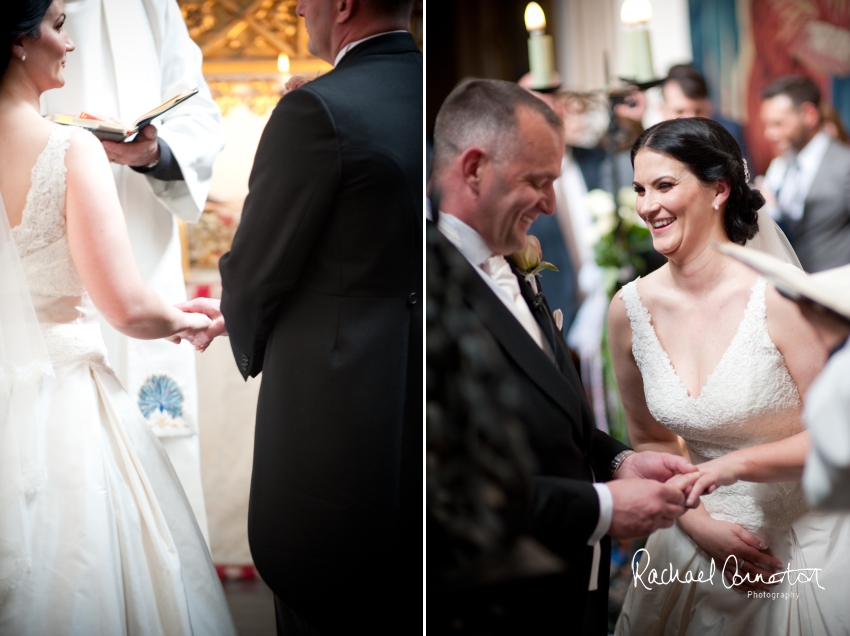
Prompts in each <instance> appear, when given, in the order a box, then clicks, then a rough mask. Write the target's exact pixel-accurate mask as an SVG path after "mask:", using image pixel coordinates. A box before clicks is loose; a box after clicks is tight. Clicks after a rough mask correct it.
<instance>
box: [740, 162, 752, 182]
mask: <svg viewBox="0 0 850 636" xmlns="http://www.w3.org/2000/svg"><path fill="white" fill-rule="evenodd" d="M742 161H743V162H744V181H746V182H747V183H749V182H750V169H749V167H748V166H747V160H746V159H742Z"/></svg>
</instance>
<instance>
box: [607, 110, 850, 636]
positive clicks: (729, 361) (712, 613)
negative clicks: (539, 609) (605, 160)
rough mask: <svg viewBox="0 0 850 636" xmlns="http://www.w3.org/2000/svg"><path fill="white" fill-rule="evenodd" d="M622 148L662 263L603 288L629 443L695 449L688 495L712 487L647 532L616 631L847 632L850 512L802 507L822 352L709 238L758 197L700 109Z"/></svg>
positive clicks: (727, 229) (736, 228) (724, 137)
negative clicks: (807, 417) (809, 410)
mask: <svg viewBox="0 0 850 636" xmlns="http://www.w3.org/2000/svg"><path fill="white" fill-rule="evenodd" d="M632 161H633V163H634V167H635V182H634V186H635V190H636V191H637V195H638V198H637V211H638V213H639V214H640V215H641V217H643V218H644V220H646V221H647V224H648V226H649V227H650V230H651V232H652V238H653V245H654V247H655V249H656V250H658V251H659V252H660V253H662V254H664V255H665V256H666V257H667V258H668V263H667V264H666V265H665V266H664V267H662V268H661V269H659V270H658V271H656V272H653V273H652V274H650V275H649V276H647V277H646V278H641V279H638V280H636V281H633V282H631V283H629V284H628V285H626V286H625V287H624V288H623V289H622V290H621V291H620V293H619V294H617V296H615V298H614V299H613V301H612V302H611V308H610V311H609V336H610V342H611V352H612V356H613V359H614V367H615V371H616V375H617V382H618V385H619V388H620V393H621V396H622V399H623V405H624V407H625V411H626V418H627V421H628V425H629V433H630V437H631V441H632V444H633V446H634V448H635V449H636V450H637V451H642V450H655V451H666V452H673V453H680V454H687V456H689V457H690V459H691V461H692V462H693V463H694V464H695V465H697V467H698V468H699V469H700V471H701V472H702V473H703V475H702V476H701V477H700V479H699V480H698V481H697V483H696V484H695V486H694V491H693V492H692V493H691V495H690V496H689V502H692V501H694V500H695V499H696V497H697V495H698V493H699V492H700V491H701V490H702V489H703V488H704V487H707V490H706V492H710V493H711V494H706V495H704V496H703V497H702V500H701V504H700V505H699V507H697V508H696V509H694V510H690V511H688V512H687V513H686V514H685V515H683V516H682V517H681V518H680V519H679V521H678V522H677V523H676V524H675V525H674V526H672V527H671V528H669V529H666V530H660V531H658V532H656V533H655V534H653V535H652V536H651V537H650V538H649V540H648V542H647V544H646V552H644V553H641V559H640V562H639V563H637V564H636V565H635V566H634V568H635V569H636V571H637V572H638V574H639V575H640V576H639V577H637V578H636V579H635V580H634V581H633V583H632V584H631V585H630V588H629V591H628V593H627V595H626V599H625V603H624V606H623V611H622V614H621V616H620V620H619V621H618V623H617V629H616V633H617V634H618V635H623V634H635V635H638V636H643V635H645V634H665V635H670V636H672V635H684V634H688V635H693V636H704V635H709V634H716V635H718V636H719V635H721V634H722V635H724V636H729V635H733V636H734V635H737V634H740V635H749V634H770V635H771V636H773V635H781V634H788V635H791V634H794V635H820V634H829V635H835V634H850V603H848V599H850V584H848V582H847V575H848V572H850V517H848V516H847V515H841V514H825V513H815V512H811V511H808V510H807V509H806V506H805V503H804V500H803V493H802V490H801V488H800V477H801V475H802V469H803V464H804V462H805V457H806V450H807V447H808V438H807V433H806V432H804V431H803V427H802V423H801V419H800V415H801V406H802V396H804V395H805V392H806V389H807V388H808V386H809V384H810V383H811V381H812V380H813V379H814V377H815V376H816V375H817V373H818V372H819V370H820V369H821V368H822V366H823V364H824V362H825V360H826V356H827V352H826V350H825V347H824V346H823V344H822V343H821V341H820V340H819V338H818V336H817V335H816V334H815V333H814V332H813V330H812V328H811V327H810V326H809V324H808V323H807V321H805V320H804V319H803V318H802V316H801V315H800V314H799V312H798V311H797V310H796V307H795V306H794V304H793V303H791V302H789V301H786V300H785V299H783V298H782V297H781V296H780V295H779V294H778V292H777V291H776V290H775V289H774V288H772V287H769V286H767V285H766V282H765V280H764V279H762V278H758V277H757V276H756V275H755V273H754V272H753V271H752V270H750V269H749V268H747V267H745V266H743V265H742V264H740V263H738V262H737V261H734V260H733V259H731V258H729V257H727V256H725V255H723V254H721V253H720V252H719V251H718V250H716V249H714V244H723V243H728V242H730V241H731V242H735V243H739V244H744V243H746V242H748V241H749V240H750V239H753V238H754V235H755V234H756V232H758V231H759V225H760V222H759V214H758V212H757V211H758V209H759V208H760V207H761V206H762V205H763V204H764V199H763V198H762V197H761V195H760V194H759V193H758V192H757V191H754V190H750V188H749V186H748V185H747V178H746V176H745V175H746V165H745V164H744V163H743V160H742V158H741V153H740V150H739V149H738V145H737V144H736V143H735V141H734V139H733V138H732V137H731V136H730V135H729V133H728V132H726V131H725V129H723V128H722V126H720V125H718V124H716V123H714V122H712V121H710V120H707V119H678V120H672V121H667V122H663V123H661V124H658V125H656V126H653V127H652V128H649V129H647V130H646V132H645V133H644V134H643V135H642V136H641V138H640V139H639V140H638V141H637V142H636V143H635V147H634V149H633V151H632ZM761 219H762V220H761V225H762V226H765V229H764V232H763V234H764V233H765V232H767V231H768V230H770V231H774V228H775V226H771V227H770V228H767V227H766V224H771V223H772V222H771V221H770V220H769V219H767V218H766V217H764V216H762V217H761ZM730 555H733V556H734V557H735V559H737V573H738V575H739V576H740V577H745V578H744V579H741V578H734V573H735V571H736V565H735V561H734V560H733V559H729V557H730ZM727 559H729V567H728V569H726V570H725V571H724V564H725V563H726V561H727ZM712 560H713V561H714V564H715V566H716V572H714V576H713V577H712V578H711V582H710V583H709V582H707V581H708V579H709V578H710V577H711V575H712V563H711V562H712ZM652 570H655V571H656V572H657V574H658V579H657V580H654V581H653V580H651V579H650V577H651V571H652ZM677 570H678V572H679V575H678V577H675V576H673V574H674V573H675V572H676V571H677ZM662 572H663V573H664V574H663V576H662ZM687 572H690V573H691V577H692V578H691V579H689V578H688V575H687V574H686V573H687ZM779 572H784V574H783V575H779V574H778V573H779ZM700 573H701V574H700ZM758 574H760V575H761V580H757V577H756V575H758ZM774 574H775V575H776V576H774V577H773V579H771V575H774ZM815 575H816V576H815ZM700 577H701V578H702V579H703V581H706V582H698V581H699V579H700ZM671 578H672V579H673V580H672V581H671ZM763 581H768V582H769V583H768V584H765V583H764V582H763ZM733 584H734V585H733Z"/></svg>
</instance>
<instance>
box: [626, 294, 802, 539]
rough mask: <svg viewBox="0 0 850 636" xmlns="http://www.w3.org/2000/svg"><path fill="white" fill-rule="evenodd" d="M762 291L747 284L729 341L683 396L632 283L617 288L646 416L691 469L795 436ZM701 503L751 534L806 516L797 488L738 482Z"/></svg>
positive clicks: (792, 392) (796, 410)
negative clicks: (676, 444) (680, 448)
mask: <svg viewBox="0 0 850 636" xmlns="http://www.w3.org/2000/svg"><path fill="white" fill-rule="evenodd" d="M765 287H766V281H765V280H764V279H763V278H759V279H758V280H757V281H756V283H755V284H754V285H753V288H752V292H751V295H750V300H749V303H748V304H747V308H746V310H745V312H744V318H743V320H742V321H741V323H740V325H739V327H738V331H737V333H736V334H735V337H734V338H733V339H732V343H731V344H730V345H729V348H728V349H727V350H726V352H725V353H724V354H723V357H722V358H721V360H720V362H719V363H718V364H717V367H716V368H715V369H714V371H713V372H712V373H711V375H709V377H708V379H707V380H706V383H705V386H704V387H703V388H702V390H701V391H700V394H699V395H698V396H697V397H696V398H693V397H691V396H690V395H689V394H688V390H687V388H686V386H685V384H684V383H683V382H682V381H681V379H680V378H679V376H678V375H677V374H676V371H675V370H674V368H673V365H672V364H671V362H670V358H669V357H668V356H667V353H666V352H665V351H664V349H663V348H662V346H661V343H660V342H659V340H658V336H657V335H656V333H655V328H654V327H653V325H652V321H651V316H650V314H649V311H647V309H646V307H644V306H643V303H642V302H641V299H640V295H639V294H638V289H637V280H635V281H632V282H631V283H629V284H628V285H626V286H624V287H623V290H622V294H621V297H622V299H623V302H624V303H625V305H626V313H627V314H628V317H629V322H630V323H631V328H632V353H633V355H634V358H635V361H636V362H637V365H638V368H639V369H640V372H641V375H642V377H643V384H644V393H645V396H646V404H647V407H648V408H649V412H650V413H651V414H652V416H653V417H654V418H655V419H656V421H657V422H658V423H659V424H661V425H662V426H664V427H665V428H667V429H669V430H671V431H672V432H674V433H676V434H677V435H679V436H680V437H681V438H682V439H684V440H685V442H686V443H687V445H688V450H689V452H690V454H691V458H692V460H693V461H694V463H699V462H702V461H705V460H708V459H713V458H715V457H720V456H721V455H725V454H726V453H729V452H731V451H733V450H736V449H739V448H744V447H748V446H756V445H758V444H764V443H767V442H773V441H777V440H780V439H784V438H786V437H789V436H791V435H794V434H796V433H798V432H800V430H802V424H801V420H800V412H801V406H802V402H801V400H800V393H799V391H798V390H797V385H796V384H795V382H794V380H793V379H792V378H791V375H790V374H789V373H788V368H787V367H786V366H785V360H784V358H783V357H782V354H781V353H779V351H778V350H777V349H776V346H775V345H774V344H773V340H771V338H770V334H769V332H768V327H767V310H766V306H765ZM702 501H703V504H704V505H705V507H706V509H707V510H708V512H709V513H710V514H711V516H712V517H714V518H718V519H724V520H726V521H732V522H735V523H739V524H740V525H742V526H744V527H746V528H748V529H749V530H751V531H756V530H757V529H759V528H781V527H787V526H788V525H790V523H791V522H792V521H793V520H794V519H796V518H797V517H799V516H800V515H801V514H803V512H804V511H805V506H804V504H803V495H802V490H801V488H800V484H799V483H798V482H782V483H772V484H755V483H752V482H738V483H737V484H734V485H733V486H728V487H724V488H719V489H718V490H717V491H716V492H715V493H713V494H711V495H707V496H704V497H703V498H702Z"/></svg>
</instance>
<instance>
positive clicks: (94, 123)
mask: <svg viewBox="0 0 850 636" xmlns="http://www.w3.org/2000/svg"><path fill="white" fill-rule="evenodd" d="M197 92H198V88H197V87H195V88H190V89H189V90H186V91H183V92H182V93H180V94H179V95H175V96H174V97H172V98H171V99H168V100H166V101H164V102H163V103H162V104H160V105H159V106H157V107H156V108H154V109H153V110H149V111H148V112H146V113H145V114H144V115H142V116H141V117H139V118H138V119H137V120H136V121H134V122H133V125H132V127H131V128H129V129H127V128H124V127H123V126H120V125H118V124H116V123H115V122H112V121H103V120H102V119H98V118H97V117H94V116H93V115H90V114H88V113H80V116H79V117H71V116H69V115H57V116H56V119H55V120H54V121H55V122H56V123H57V124H65V125H66V126H80V127H81V128H85V129H86V130H90V131H91V132H92V133H94V135H95V137H97V138H98V139H105V140H107V141H125V140H126V139H128V138H129V137H132V136H133V135H135V134H136V133H137V132H139V131H140V130H141V129H142V128H144V127H145V126H147V125H148V124H149V123H151V122H152V121H153V120H154V119H156V118H157V117H159V116H160V115H162V114H163V113H165V112H166V111H169V110H171V109H172V108H174V107H175V106H177V105H178V104H182V103H183V102H185V101H186V100H187V99H189V98H190V97H192V95H195V94H196V93H197Z"/></svg>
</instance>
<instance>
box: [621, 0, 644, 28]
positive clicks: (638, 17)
mask: <svg viewBox="0 0 850 636" xmlns="http://www.w3.org/2000/svg"><path fill="white" fill-rule="evenodd" d="M651 19H652V5H651V4H649V0H626V1H625V2H624V3H623V6H622V8H621V9H620V20H621V21H622V22H623V23H624V24H640V23H642V22H649V21H650V20H651Z"/></svg>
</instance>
